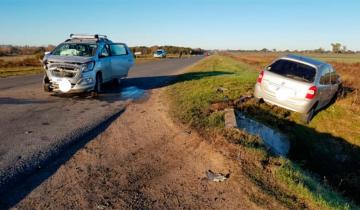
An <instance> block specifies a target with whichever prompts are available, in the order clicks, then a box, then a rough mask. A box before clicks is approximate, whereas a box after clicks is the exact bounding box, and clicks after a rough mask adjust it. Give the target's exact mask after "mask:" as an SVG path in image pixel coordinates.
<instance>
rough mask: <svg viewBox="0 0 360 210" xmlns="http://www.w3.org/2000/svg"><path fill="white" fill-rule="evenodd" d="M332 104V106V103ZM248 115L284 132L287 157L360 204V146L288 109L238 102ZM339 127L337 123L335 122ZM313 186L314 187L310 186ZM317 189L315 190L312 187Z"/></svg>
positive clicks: (324, 183) (325, 183)
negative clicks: (317, 127)
mask: <svg viewBox="0 0 360 210" xmlns="http://www.w3.org/2000/svg"><path fill="white" fill-rule="evenodd" d="M329 106H330V105H329ZM237 108H238V109H239V110H240V111H241V112H242V113H244V114H245V115H246V116H248V117H250V118H253V119H256V120H257V121H260V122H262V123H264V124H266V125H267V126H269V127H271V128H274V129H276V130H279V131H281V132H283V133H285V134H286V135H287V136H288V137H289V140H290V144H291V147H290V152H289V155H288V158H289V159H290V160H293V161H295V162H296V163H298V164H299V165H300V166H301V167H302V169H304V170H306V171H309V172H311V173H312V174H313V175H314V176H315V177H317V178H318V180H319V181H320V182H321V183H322V184H323V185H325V186H330V187H331V188H333V189H335V190H336V191H337V192H339V193H341V194H344V195H345V196H346V197H348V198H350V199H351V200H352V201H354V202H355V203H357V205H359V204H360V147H359V146H357V145H353V144H351V143H349V142H348V141H346V139H343V138H341V137H336V136H334V135H332V134H330V133H322V132H319V131H317V130H315V129H314V128H311V127H309V126H307V125H304V124H301V123H297V122H295V121H293V120H290V118H289V114H288V113H287V112H286V111H280V110H281V109H277V108H275V110H272V109H273V107H271V106H269V105H267V104H261V105H255V104H251V103H250V104H247V105H239V106H238V107H237ZM334 126H336V125H334ZM310 188H311V186H310ZM311 190H312V191H314V192H316V189H311Z"/></svg>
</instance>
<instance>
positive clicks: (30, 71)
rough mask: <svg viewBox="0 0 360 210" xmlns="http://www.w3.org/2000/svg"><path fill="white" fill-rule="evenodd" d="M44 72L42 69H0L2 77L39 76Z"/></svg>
mask: <svg viewBox="0 0 360 210" xmlns="http://www.w3.org/2000/svg"><path fill="white" fill-rule="evenodd" d="M41 72H43V69H42V68H41V67H10V68H0V77H9V76H16V75H25V74H38V73H41Z"/></svg>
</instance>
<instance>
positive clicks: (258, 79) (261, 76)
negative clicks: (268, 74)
mask: <svg viewBox="0 0 360 210" xmlns="http://www.w3.org/2000/svg"><path fill="white" fill-rule="evenodd" d="M263 77H264V71H261V72H260V74H259V76H258V78H257V82H258V83H261V81H262V79H263Z"/></svg>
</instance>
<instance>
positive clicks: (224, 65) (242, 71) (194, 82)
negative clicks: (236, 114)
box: [167, 54, 360, 209]
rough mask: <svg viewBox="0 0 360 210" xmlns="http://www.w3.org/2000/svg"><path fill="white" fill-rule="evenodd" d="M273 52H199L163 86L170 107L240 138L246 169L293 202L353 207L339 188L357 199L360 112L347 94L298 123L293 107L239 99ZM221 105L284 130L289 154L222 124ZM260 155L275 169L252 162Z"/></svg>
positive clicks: (199, 124)
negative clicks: (174, 80)
mask: <svg viewBox="0 0 360 210" xmlns="http://www.w3.org/2000/svg"><path fill="white" fill-rule="evenodd" d="M275 57H276V56H275ZM259 58H261V59H259ZM273 58H274V55H268V54H266V55H265V56H264V55H247V56H246V57H244V56H242V55H240V54H236V55H233V54H232V55H225V56H220V55H215V56H211V57H208V58H206V59H204V60H203V61H201V62H200V63H199V64H197V65H196V66H194V67H193V68H192V69H190V71H189V72H188V73H186V74H183V75H180V76H179V78H178V82H177V83H176V84H174V85H172V86H170V87H169V88H168V90H167V95H168V96H169V97H170V100H171V101H172V103H171V113H173V115H174V117H175V119H177V120H179V121H180V122H182V123H184V124H187V125H190V126H191V127H192V128H194V129H197V130H198V131H199V132H200V133H201V134H202V135H204V136H209V135H210V136H211V135H220V136H223V137H224V138H226V139H228V140H229V142H230V143H235V144H237V145H239V149H240V150H242V152H244V151H245V152H244V153H245V154H247V155H245V156H244V157H243V158H244V159H245V162H246V160H248V161H247V164H246V166H245V167H247V168H245V171H247V173H248V176H249V177H251V178H252V179H253V180H254V182H255V183H257V184H258V185H259V186H260V187H261V188H263V189H264V191H266V192H269V194H271V195H274V196H275V197H277V198H278V199H279V200H282V201H283V202H284V203H289V205H290V207H293V208H298V207H299V203H302V202H304V205H305V206H306V207H308V208H312V209H318V208H324V209H329V208H330V209H350V208H357V207H356V206H355V204H353V203H352V202H351V201H349V200H347V199H346V198H344V197H343V195H342V194H344V195H345V196H346V197H348V198H350V199H351V200H353V201H359V196H358V195H360V191H359V189H360V171H359V169H360V165H359V162H360V157H359V154H360V152H359V149H358V145H359V142H358V140H359V136H360V134H359V130H360V129H359V128H360V127H359V126H358V123H359V122H360V121H359V120H357V119H359V114H360V112H359V110H358V106H357V105H354V104H353V102H354V101H353V100H354V98H352V97H353V96H352V95H351V93H349V94H348V95H347V96H346V97H345V98H343V99H341V100H339V101H337V102H336V103H335V104H334V105H332V106H330V107H329V108H328V109H326V110H324V111H322V112H320V113H319V114H318V115H317V116H316V117H315V118H314V120H313V121H312V122H311V124H310V125H304V124H302V123H301V122H300V121H299V116H298V115H297V114H295V113H291V112H289V111H287V110H284V109H281V108H277V107H273V106H269V105H267V104H257V103H255V101H254V100H249V101H247V102H246V103H238V100H237V99H239V97H240V96H246V95H251V94H252V92H253V87H254V83H255V81H256V78H257V75H258V72H259V70H260V67H261V66H263V65H266V63H268V62H270V61H271V60H272V59H273ZM226 107H235V108H237V109H239V110H241V111H243V112H244V113H246V114H247V115H248V116H249V117H252V118H255V119H257V120H259V121H262V122H263V123H265V124H267V125H268V126H270V127H273V128H274V129H277V130H280V131H283V132H284V133H286V134H287V135H288V136H289V138H290V140H291V147H292V148H291V151H290V155H289V157H288V158H279V157H275V156H273V155H271V154H270V153H268V152H267V150H265V148H264V146H263V145H262V143H261V141H259V137H256V136H251V135H248V134H246V133H244V132H241V131H237V130H236V131H234V130H228V129H225V128H224V112H223V110H224V108H226ZM354 119H355V120H354ZM257 161H258V162H260V164H261V165H262V167H265V168H270V169H272V170H271V171H273V170H275V173H268V172H267V170H264V169H263V168H262V167H260V168H259V167H256V165H257V164H255V166H254V162H257ZM340 192H342V193H340ZM294 196H295V197H296V199H293V197H294ZM294 200H295V201H294ZM300 206H301V205H300ZM301 208H303V207H301Z"/></svg>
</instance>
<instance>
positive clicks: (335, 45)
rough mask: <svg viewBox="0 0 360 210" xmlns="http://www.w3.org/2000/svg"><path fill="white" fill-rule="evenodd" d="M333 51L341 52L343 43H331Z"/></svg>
mask: <svg viewBox="0 0 360 210" xmlns="http://www.w3.org/2000/svg"><path fill="white" fill-rule="evenodd" d="M331 46H332V52H333V53H341V44H340V43H331Z"/></svg>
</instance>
